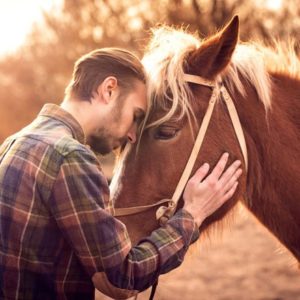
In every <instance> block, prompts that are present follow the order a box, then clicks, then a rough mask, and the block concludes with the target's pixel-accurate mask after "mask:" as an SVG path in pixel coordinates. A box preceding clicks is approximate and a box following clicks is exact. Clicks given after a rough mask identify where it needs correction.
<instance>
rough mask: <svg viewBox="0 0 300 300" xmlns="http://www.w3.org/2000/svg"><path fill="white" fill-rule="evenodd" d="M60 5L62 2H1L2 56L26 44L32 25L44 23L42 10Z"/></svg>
mask: <svg viewBox="0 0 300 300" xmlns="http://www.w3.org/2000/svg"><path fill="white" fill-rule="evenodd" d="M60 3H61V0H0V56H1V55H3V54H7V53H10V52H13V51H14V50H15V49H16V48H17V47H18V46H20V45H21V44H22V43H23V42H24V39H25V37H26V35H27V34H28V33H29V32H30V30H31V27H32V24H33V23H35V22H41V21H42V10H49V9H51V8H52V7H53V6H57V5H59V4H60Z"/></svg>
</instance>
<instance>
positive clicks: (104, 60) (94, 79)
mask: <svg viewBox="0 0 300 300" xmlns="http://www.w3.org/2000/svg"><path fill="white" fill-rule="evenodd" d="M108 76H114V77H116V78H117V80H118V85H119V86H120V88H122V93H123V94H124V93H126V92H129V91H131V90H133V86H134V82H135V81H136V80H140V81H142V82H145V81H146V80H145V73H144V68H143V65H142V63H141V62H140V60H139V59H138V58H137V57H136V56H135V55H134V54H132V53H131V52H129V51H127V50H125V49H120V48H102V49H97V50H94V51H92V52H90V53H88V54H86V55H84V56H82V57H81V58H79V59H78V60H77V61H76V63H75V66H74V71H73V76H72V79H71V81H70V83H69V85H68V86H67V88H66V90H65V94H66V96H72V97H75V98H78V99H80V100H87V101H90V99H91V98H92V96H93V93H94V92H96V91H97V88H98V86H99V85H100V84H101V83H102V82H103V81H104V79H105V78H106V77H108Z"/></svg>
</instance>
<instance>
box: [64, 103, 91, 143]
mask: <svg viewBox="0 0 300 300" xmlns="http://www.w3.org/2000/svg"><path fill="white" fill-rule="evenodd" d="M60 107H61V108H63V109H64V110H65V111H67V112H68V113H69V114H71V115H72V116H73V117H74V118H75V119H76V120H77V122H78V123H79V124H80V126H81V127H82V129H83V132H84V134H85V136H86V138H87V137H89V136H90V135H91V133H92V131H93V128H92V126H91V125H92V122H91V119H92V108H91V103H90V102H88V101H80V100H76V99H66V98H65V99H64V100H63V102H62V103H61V104H60Z"/></svg>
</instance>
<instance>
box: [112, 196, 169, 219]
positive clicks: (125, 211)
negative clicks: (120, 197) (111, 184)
mask: <svg viewBox="0 0 300 300" xmlns="http://www.w3.org/2000/svg"><path fill="white" fill-rule="evenodd" d="M168 202H170V199H162V200H160V201H157V202H155V203H152V204H149V205H141V206H132V207H124V208H114V209H113V215H114V216H115V217H122V216H128V215H135V214H138V213H141V212H144V211H146V210H148V209H150V208H152V207H156V206H159V205H161V204H165V203H168Z"/></svg>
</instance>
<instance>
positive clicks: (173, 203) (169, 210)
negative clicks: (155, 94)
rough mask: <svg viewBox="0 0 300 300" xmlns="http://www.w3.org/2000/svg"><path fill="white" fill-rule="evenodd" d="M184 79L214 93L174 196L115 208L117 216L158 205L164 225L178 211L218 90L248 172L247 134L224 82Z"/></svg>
mask: <svg viewBox="0 0 300 300" xmlns="http://www.w3.org/2000/svg"><path fill="white" fill-rule="evenodd" d="M184 80H185V81H186V82H190V83H195V84H199V85H204V86H207V87H210V88H212V94H211V97H210V99H209V102H208V107H207V109H206V112H205V115H204V117H203V120H202V123H201V126H200V128H199V131H198V134H197V137H196V140H195V143H194V147H193V149H192V152H191V154H190V157H189V160H188V162H187V164H186V166H185V169H184V171H183V173H182V175H181V177H180V179H179V182H178V184H177V187H176V189H175V191H174V194H173V196H172V198H171V199H162V200H159V201H157V202H155V203H153V204H149V205H142V206H133V207H126V208H115V209H114V216H115V217H120V216H128V215H134V214H138V213H142V212H144V211H146V210H149V209H150V208H153V207H157V206H159V208H158V209H157V211H156V219H157V220H158V221H159V223H160V225H164V224H165V223H166V222H167V221H168V220H169V219H170V218H171V217H172V216H173V214H174V213H175V211H176V208H177V204H178V201H179V199H180V196H181V194H182V192H183V190H184V187H185V185H186V183H187V181H188V179H189V178H190V175H191V172H192V169H193V167H194V164H195V161H196V159H197V156H198V153H199V151H200V148H201V146H202V143H203V140H204V137H205V134H206V131H207V128H208V125H209V122H210V119H211V116H212V113H213V110H214V107H215V104H216V102H217V99H218V92H220V93H221V95H222V97H221V99H223V100H224V102H225V104H226V106H227V110H228V113H229V116H230V119H231V122H232V125H233V128H234V131H235V134H236V137H237V139H238V142H239V145H240V148H241V151H242V154H243V157H244V163H245V169H246V172H247V169H248V155H247V146H246V141H245V136H244V133H243V129H242V125H241V122H240V120H239V116H238V113H237V110H236V108H235V106H234V103H233V100H232V98H231V96H230V94H229V93H228V91H227V89H226V87H225V86H224V85H223V84H222V82H218V83H215V82H213V81H210V80H207V79H205V78H203V77H201V76H198V75H191V74H184ZM217 87H218V88H217ZM162 204H164V205H162ZM166 204H167V206H165V205H166ZM160 205H161V206H160Z"/></svg>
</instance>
